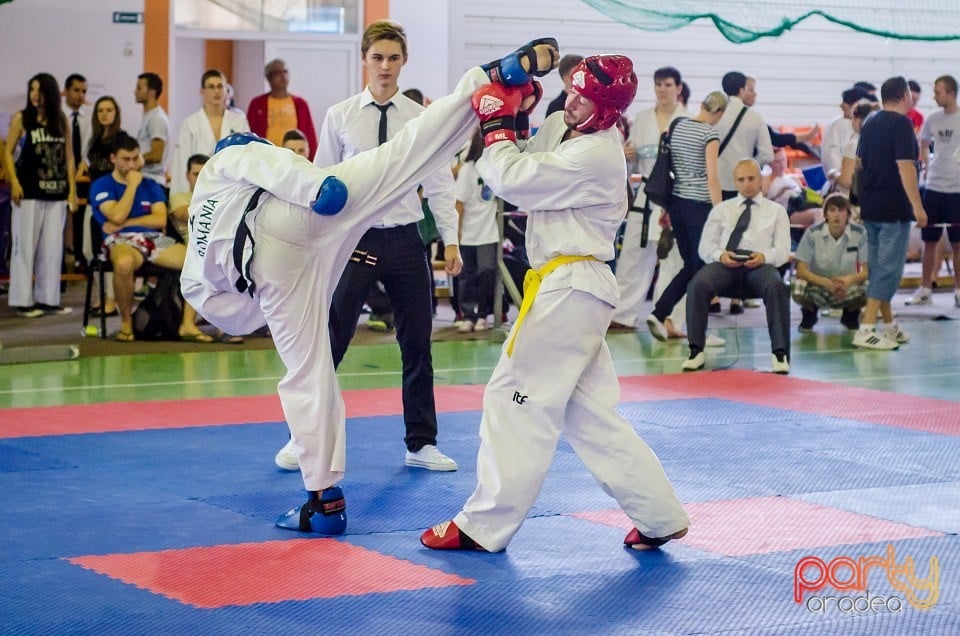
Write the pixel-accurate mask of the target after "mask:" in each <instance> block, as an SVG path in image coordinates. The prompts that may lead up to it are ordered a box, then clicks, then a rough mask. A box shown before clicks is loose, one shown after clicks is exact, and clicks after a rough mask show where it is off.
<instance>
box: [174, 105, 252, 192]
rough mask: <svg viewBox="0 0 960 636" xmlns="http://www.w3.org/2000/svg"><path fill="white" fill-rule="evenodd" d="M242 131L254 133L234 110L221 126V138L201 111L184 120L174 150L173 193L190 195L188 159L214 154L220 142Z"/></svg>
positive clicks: (228, 111)
mask: <svg viewBox="0 0 960 636" xmlns="http://www.w3.org/2000/svg"><path fill="white" fill-rule="evenodd" d="M238 132H250V124H248V123H247V117H246V115H244V114H243V113H237V112H235V111H232V110H230V109H227V110H225V111H224V112H223V121H222V122H221V123H220V136H219V137H217V136H216V135H214V134H213V128H211V127H210V120H209V119H207V114H206V113H205V112H203V109H202V108H201V109H200V110H198V111H197V112H195V113H193V114H192V115H190V116H189V117H187V118H186V119H184V120H183V123H182V124H181V125H180V133H179V134H178V135H177V147H176V148H175V149H174V151H173V163H171V164H170V166H169V167H170V172H171V173H172V174H171V176H170V192H190V184H189V183H188V182H187V160H188V159H189V158H190V157H191V156H193V155H196V154H201V155H207V156H208V157H209V156H210V155H212V154H213V151H214V149H215V148H216V147H217V142H218V141H220V140H221V139H223V138H224V137H229V136H230V135H232V134H234V133H238Z"/></svg>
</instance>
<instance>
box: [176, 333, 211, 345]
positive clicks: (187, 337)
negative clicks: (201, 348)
mask: <svg viewBox="0 0 960 636" xmlns="http://www.w3.org/2000/svg"><path fill="white" fill-rule="evenodd" d="M180 342H193V343H196V344H210V343H212V342H215V341H214V339H213V336H208V335H207V334H205V333H203V332H202V331H201V332H198V333H187V334H181V335H180Z"/></svg>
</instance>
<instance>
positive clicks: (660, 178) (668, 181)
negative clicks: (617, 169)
mask: <svg viewBox="0 0 960 636" xmlns="http://www.w3.org/2000/svg"><path fill="white" fill-rule="evenodd" d="M681 119H686V117H677V118H676V119H674V120H673V121H672V122H670V127H669V128H668V129H667V130H665V131H664V132H663V133H662V134H661V135H660V147H659V148H658V149H657V161H656V163H654V164H653V170H651V171H650V174H649V175H648V176H647V178H646V179H644V183H643V192H644V194H646V195H647V201H648V202H649V203H653V204H654V205H659V206H660V207H661V208H666V207H669V205H670V199H671V198H672V197H673V155H672V154H671V152H670V137H672V136H673V129H674V128H676V127H677V124H678V123H679V122H680V120H681Z"/></svg>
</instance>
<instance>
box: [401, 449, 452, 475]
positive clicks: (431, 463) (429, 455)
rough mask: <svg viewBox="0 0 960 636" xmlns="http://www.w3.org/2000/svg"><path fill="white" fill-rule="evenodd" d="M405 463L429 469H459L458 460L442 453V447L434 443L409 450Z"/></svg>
mask: <svg viewBox="0 0 960 636" xmlns="http://www.w3.org/2000/svg"><path fill="white" fill-rule="evenodd" d="M404 463H405V464H406V465H407V466H411V467H413V468H426V469H427V470H439V471H451V470H456V469H457V462H455V461H453V460H452V459H450V458H449V457H447V456H446V455H444V454H443V453H441V452H440V449H438V448H437V447H436V446H434V445H433V444H427V445H426V446H424V447H423V448H421V449H420V450H418V451H416V452H413V451H407V457H406V460H405V461H404Z"/></svg>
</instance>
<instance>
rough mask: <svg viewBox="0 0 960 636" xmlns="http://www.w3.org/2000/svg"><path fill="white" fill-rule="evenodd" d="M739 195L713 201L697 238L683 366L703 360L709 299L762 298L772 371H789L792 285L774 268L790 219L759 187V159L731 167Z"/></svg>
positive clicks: (783, 257)
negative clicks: (699, 263) (696, 266)
mask: <svg viewBox="0 0 960 636" xmlns="http://www.w3.org/2000/svg"><path fill="white" fill-rule="evenodd" d="M733 180H734V182H735V184H736V187H737V196H736V197H734V198H732V199H727V200H726V201H723V202H722V203H720V204H718V205H716V206H714V208H713V209H712V210H710V216H708V217H707V222H706V225H704V228H703V235H702V237H701V239H700V249H699V252H700V258H702V259H703V261H704V263H706V266H705V267H703V268H702V269H700V271H699V272H697V274H696V275H695V276H694V277H693V280H691V281H690V284H689V286H688V287H687V339H688V341H689V343H690V357H689V358H688V359H687V360H685V361H684V362H683V366H682V368H683V370H684V371H698V370H700V369H702V368H703V367H704V365H705V364H706V357H705V355H704V353H703V347H704V344H705V341H706V333H707V317H708V314H709V308H710V299H711V298H714V297H716V296H731V297H735V298H743V297H746V298H762V299H763V305H764V307H765V308H766V311H767V328H768V329H769V331H770V343H771V349H772V351H773V356H772V360H773V372H774V373H789V372H790V290H789V289H788V287H787V286H786V285H785V284H784V283H783V278H782V277H781V275H780V272H779V271H778V270H777V268H778V267H779V266H781V265H783V264H784V263H786V262H787V260H788V259H789V258H790V219H789V217H788V216H787V211H786V210H785V209H784V208H783V206H781V205H780V204H778V203H775V202H773V201H771V200H769V199H765V198H764V197H763V194H761V191H760V164H758V163H757V162H756V161H754V160H753V159H743V160H741V161H740V162H738V163H737V165H736V166H735V167H734V169H733Z"/></svg>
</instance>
